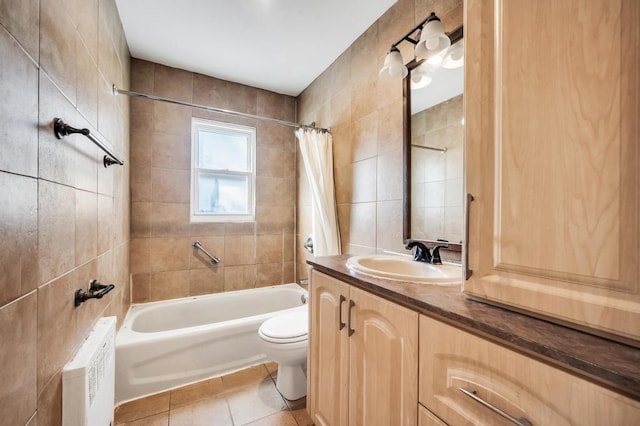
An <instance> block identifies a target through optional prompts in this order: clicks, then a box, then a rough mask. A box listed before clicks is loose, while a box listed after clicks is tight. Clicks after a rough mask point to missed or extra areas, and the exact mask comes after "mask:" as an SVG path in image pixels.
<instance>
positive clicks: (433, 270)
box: [347, 254, 462, 285]
mask: <svg viewBox="0 0 640 426" xmlns="http://www.w3.org/2000/svg"><path fill="white" fill-rule="evenodd" d="M347 267H348V268H349V269H351V270H352V271H354V272H358V273H360V274H364V275H369V276H371V277H376V278H385V279H391V280H398V281H411V282H417V283H428V284H437V285H452V284H460V283H461V282H462V267H461V266H460V265H456V264H453V263H444V264H442V265H431V264H429V263H425V262H416V261H414V260H413V259H411V258H410V257H403V256H393V255H382V254H377V255H368V256H353V257H350V258H349V259H348V260H347Z"/></svg>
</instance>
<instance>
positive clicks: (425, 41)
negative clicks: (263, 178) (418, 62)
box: [415, 12, 451, 63]
mask: <svg viewBox="0 0 640 426" xmlns="http://www.w3.org/2000/svg"><path fill="white" fill-rule="evenodd" d="M449 46H451V40H450V39H449V37H447V35H446V34H445V33H444V27H443V26H442V22H441V21H440V18H438V17H437V16H436V14H435V13H434V12H431V15H429V16H427V19H426V21H425V24H424V27H423V28H422V31H421V32H420V41H418V44H416V49H415V53H416V58H418V59H426V60H427V61H428V62H430V63H433V62H436V63H437V62H439V61H437V58H438V55H439V54H440V53H443V52H444V51H445V50H446V49H448V48H449ZM434 59H435V60H434Z"/></svg>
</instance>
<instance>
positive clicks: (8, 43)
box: [0, 1, 38, 177]
mask: <svg viewBox="0 0 640 426" xmlns="http://www.w3.org/2000/svg"><path fill="white" fill-rule="evenodd" d="M5 3H6V2H3V3H2V4H0V19H2V16H3V14H7V13H10V14H12V15H13V13H14V10H13V9H16V11H17V10H19V9H21V7H20V6H18V2H17V1H13V2H9V3H16V4H15V5H14V6H13V7H12V8H11V10H5V9H6V8H7V6H4V4H5ZM29 3H33V2H26V4H25V5H24V6H29ZM27 13H28V12H27ZM5 16H6V15H5ZM0 57H2V58H12V59H13V60H11V61H5V60H3V61H2V62H0V93H2V95H3V102H2V103H1V104H0V140H2V144H0V170H5V171H9V172H13V173H20V174H23V175H27V176H34V177H35V176H37V175H38V157H37V153H38V69H37V67H36V65H35V64H34V63H33V62H32V61H31V59H30V58H29V57H28V56H27V55H26V54H25V53H24V51H23V50H22V49H21V48H20V46H19V45H18V43H16V42H15V40H13V39H12V38H11V35H10V34H9V33H8V32H7V31H6V30H5V29H4V28H2V27H1V26H0ZM14 123H24V125H22V126H16V125H15V124H14Z"/></svg>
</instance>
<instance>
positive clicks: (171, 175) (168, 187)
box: [140, 168, 190, 204]
mask: <svg viewBox="0 0 640 426" xmlns="http://www.w3.org/2000/svg"><path fill="white" fill-rule="evenodd" d="M189 179H190V172H188V171H185V170H173V169H157V168H152V169H151V200H152V201H154V202H161V203H187V204H188V203H189V193H190V190H189ZM140 201H142V200H140Z"/></svg>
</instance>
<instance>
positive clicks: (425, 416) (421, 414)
mask: <svg viewBox="0 0 640 426" xmlns="http://www.w3.org/2000/svg"><path fill="white" fill-rule="evenodd" d="M418 426H449V425H447V424H446V423H445V422H443V421H442V420H440V419H439V418H438V416H436V415H435V414H433V413H432V412H431V411H429V410H427V409H426V408H424V405H422V404H418Z"/></svg>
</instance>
